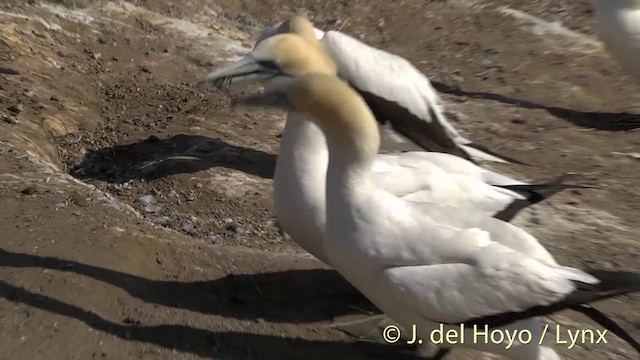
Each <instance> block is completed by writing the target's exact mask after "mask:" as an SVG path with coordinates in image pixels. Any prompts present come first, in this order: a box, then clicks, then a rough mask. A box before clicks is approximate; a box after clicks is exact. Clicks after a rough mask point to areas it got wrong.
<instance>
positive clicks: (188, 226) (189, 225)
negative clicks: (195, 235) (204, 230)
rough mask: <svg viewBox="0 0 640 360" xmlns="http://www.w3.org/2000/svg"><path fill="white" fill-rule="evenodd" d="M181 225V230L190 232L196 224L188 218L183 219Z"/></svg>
mask: <svg viewBox="0 0 640 360" xmlns="http://www.w3.org/2000/svg"><path fill="white" fill-rule="evenodd" d="M181 227H182V230H183V231H185V232H188V233H190V232H192V231H193V230H195V228H196V226H195V225H194V224H193V223H192V222H191V221H189V220H185V221H183V222H182V225H181Z"/></svg>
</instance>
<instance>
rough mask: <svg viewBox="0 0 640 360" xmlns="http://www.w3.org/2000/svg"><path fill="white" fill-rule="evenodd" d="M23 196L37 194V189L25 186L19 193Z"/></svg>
mask: <svg viewBox="0 0 640 360" xmlns="http://www.w3.org/2000/svg"><path fill="white" fill-rule="evenodd" d="M20 192H21V193H22V194H23V195H34V194H37V193H38V189H37V188H36V187H35V186H27V187H26V188H24V189H22V191H20Z"/></svg>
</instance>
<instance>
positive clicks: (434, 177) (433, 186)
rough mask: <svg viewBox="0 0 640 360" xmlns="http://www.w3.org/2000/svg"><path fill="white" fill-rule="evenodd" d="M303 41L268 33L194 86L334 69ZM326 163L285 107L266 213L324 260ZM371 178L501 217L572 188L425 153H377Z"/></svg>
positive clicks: (311, 127) (315, 138) (314, 139)
mask: <svg viewBox="0 0 640 360" xmlns="http://www.w3.org/2000/svg"><path fill="white" fill-rule="evenodd" d="M311 29H312V27H311ZM311 33H312V32H311ZM306 40H307V39H304V38H302V37H300V36H298V35H296V34H280V35H277V36H274V37H270V38H269V39H267V40H265V41H264V42H261V43H260V45H258V47H256V48H255V49H254V50H253V51H252V52H251V53H249V54H248V55H246V56H245V57H243V58H241V59H240V60H239V61H237V62H236V63H234V64H232V65H230V66H227V67H223V68H220V69H217V70H215V71H213V72H211V73H210V74H208V75H207V76H206V77H205V78H204V79H203V80H202V83H201V85H202V86H206V85H210V84H218V85H222V84H226V83H229V82H230V83H242V82H249V81H260V82H263V83H266V84H267V86H273V84H276V83H278V82H280V81H283V80H287V79H288V78H290V77H296V76H300V75H304V74H307V73H323V74H329V75H335V74H336V68H335V65H334V63H333V62H332V60H331V58H329V57H328V56H327V54H326V53H325V52H324V50H323V48H322V46H320V45H319V43H317V40H315V38H313V40H314V41H316V43H317V44H316V45H314V44H313V43H312V42H309V41H306ZM282 74H285V75H282ZM327 162H328V155H327V147H326V142H325V139H324V136H323V135H322V132H321V131H320V129H318V127H317V126H316V125H315V124H314V123H313V122H312V121H306V120H305V117H304V116H303V115H302V114H297V113H289V115H288V117H287V122H286V126H285V128H284V131H283V135H282V140H281V145H280V151H279V155H278V160H277V162H276V171H275V176H274V211H275V214H276V216H277V217H278V219H279V220H280V222H281V224H282V226H283V229H284V230H285V232H286V233H287V234H288V235H289V236H291V237H292V238H293V239H294V241H296V242H297V243H298V244H300V245H301V246H302V247H303V248H304V249H305V250H307V251H308V252H310V253H311V254H313V255H314V256H316V257H317V258H318V259H320V260H322V261H324V262H326V259H325V257H324V255H323V254H322V248H321V246H320V244H321V237H322V231H323V229H324V212H325V209H324V187H325V178H326V168H327ZM371 177H372V180H373V181H375V182H376V184H377V185H378V186H380V187H382V188H384V189H386V190H387V191H389V192H391V193H393V194H394V195H396V196H399V197H401V198H403V199H405V200H410V201H419V202H437V203H441V204H456V205H465V206H467V205H468V206H472V207H474V208H476V209H478V210H481V211H485V212H487V213H488V214H490V215H493V216H495V217H496V218H499V219H502V220H506V221H509V220H511V219H512V218H513V217H514V216H515V215H516V214H517V213H518V212H519V211H520V210H521V209H523V208H524V207H526V206H528V205H531V204H533V203H537V202H539V201H542V200H544V199H545V198H547V197H548V196H551V195H552V194H554V193H555V192H557V191H558V190H559V189H561V188H563V187H573V186H571V185H566V186H565V185H562V184H560V183H559V181H551V182H549V183H542V184H534V185H532V184H526V183H523V182H521V181H518V180H515V179H511V178H508V177H506V176H503V175H500V174H498V173H495V172H492V171H489V170H486V169H483V168H481V167H479V166H477V165H475V164H473V163H471V162H470V161H468V160H465V159H462V158H460V157H457V156H454V155H450V154H446V153H432V152H408V153H404V154H398V155H389V154H385V155H382V154H379V155H378V156H377V157H376V159H375V162H374V167H373V168H372V170H371ZM560 180H562V179H560Z"/></svg>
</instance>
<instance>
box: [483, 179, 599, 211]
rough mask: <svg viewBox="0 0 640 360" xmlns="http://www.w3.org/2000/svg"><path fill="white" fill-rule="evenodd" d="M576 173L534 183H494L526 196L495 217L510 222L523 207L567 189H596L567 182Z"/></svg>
mask: <svg viewBox="0 0 640 360" xmlns="http://www.w3.org/2000/svg"><path fill="white" fill-rule="evenodd" d="M575 177H576V175H574V174H566V175H561V176H557V177H555V178H551V179H549V180H541V181H537V182H535V183H533V184H516V185H493V186H495V187H499V188H502V189H506V190H511V191H515V192H517V193H519V194H521V195H522V196H524V197H525V199H523V200H515V201H514V202H512V203H511V204H510V205H509V206H507V207H506V208H505V209H504V210H502V211H500V212H498V213H497V214H495V215H494V216H493V217H494V218H496V219H499V220H502V221H506V222H509V221H511V220H513V218H514V217H515V216H516V215H518V213H520V211H522V210H523V209H525V208H527V207H529V206H531V205H534V204H537V203H539V202H541V201H544V200H546V199H548V198H550V197H552V196H553V195H555V194H557V193H558V192H560V191H562V190H566V189H595V187H593V186H587V185H573V184H565V181H567V180H569V179H574V178H575Z"/></svg>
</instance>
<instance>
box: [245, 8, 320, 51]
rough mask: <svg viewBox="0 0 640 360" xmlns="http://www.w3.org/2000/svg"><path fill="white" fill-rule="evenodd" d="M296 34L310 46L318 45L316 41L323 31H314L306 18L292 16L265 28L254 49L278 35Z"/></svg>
mask: <svg viewBox="0 0 640 360" xmlns="http://www.w3.org/2000/svg"><path fill="white" fill-rule="evenodd" d="M286 33H291V34H296V35H298V36H301V37H302V38H303V39H305V40H307V41H308V42H309V43H310V44H314V45H318V46H319V45H320V42H319V41H318V37H322V36H323V35H324V32H323V31H320V30H318V29H316V28H315V27H314V26H313V23H312V22H311V21H310V20H309V19H308V18H306V17H304V16H300V15H294V16H292V17H290V18H289V19H287V20H285V21H282V22H280V23H278V24H275V25H273V26H270V27H268V28H266V29H265V30H264V31H263V32H262V33H261V34H260V36H258V39H257V40H256V44H255V45H254V47H257V46H258V45H259V44H260V43H261V42H263V41H264V40H266V39H268V38H269V37H271V36H276V35H279V34H286Z"/></svg>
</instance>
